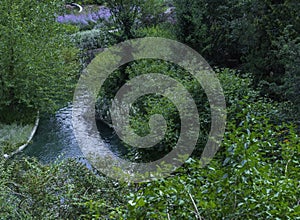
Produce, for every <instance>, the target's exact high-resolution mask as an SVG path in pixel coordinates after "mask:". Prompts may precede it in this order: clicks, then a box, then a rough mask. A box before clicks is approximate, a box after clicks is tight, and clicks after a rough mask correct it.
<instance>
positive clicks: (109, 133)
mask: <svg viewBox="0 0 300 220" xmlns="http://www.w3.org/2000/svg"><path fill="white" fill-rule="evenodd" d="M97 127H98V131H99V135H100V136H101V138H102V139H103V141H104V143H105V144H106V146H107V148H109V149H110V150H111V151H113V152H114V154H116V155H118V156H121V155H124V154H125V151H124V147H123V146H122V143H121V141H120V140H119V138H118V136H117V135H116V134H115V133H114V131H113V129H111V128H110V127H109V126H107V125H106V124H105V123H103V122H100V121H98V122H97ZM22 154H23V155H26V156H30V157H35V158H37V159H38V160H39V161H40V162H42V163H52V162H55V161H57V160H61V159H67V158H76V159H78V160H79V161H81V162H83V163H84V164H86V165H87V166H88V167H91V165H90V164H89V163H88V161H87V160H85V159H84V155H83V154H82V152H81V150H80V147H79V146H78V143H77V141H76V138H75V135H74V132H73V126H72V106H71V105H70V106H67V107H65V108H62V109H60V110H59V111H58V112H57V113H56V114H55V115H47V116H46V115H44V116H43V117H41V119H40V124H39V127H38V129H37V132H36V134H35V136H34V138H33V140H32V143H30V144H29V145H28V146H27V148H26V149H25V150H24V151H23V152H22Z"/></svg>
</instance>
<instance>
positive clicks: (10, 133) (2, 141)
mask: <svg viewBox="0 0 300 220" xmlns="http://www.w3.org/2000/svg"><path fill="white" fill-rule="evenodd" d="M33 126H34V125H33V124H30V125H20V124H17V123H13V124H10V125H6V124H0V152H1V154H2V155H3V154H9V153H12V152H13V151H15V150H17V149H18V147H20V146H21V145H22V144H25V143H26V141H27V139H28V137H29V135H30V133H31V131H32V129H33Z"/></svg>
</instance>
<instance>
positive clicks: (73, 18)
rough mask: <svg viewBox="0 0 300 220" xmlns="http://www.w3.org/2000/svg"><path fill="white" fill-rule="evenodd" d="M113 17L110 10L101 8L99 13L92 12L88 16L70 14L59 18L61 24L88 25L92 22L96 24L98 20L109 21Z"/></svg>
mask: <svg viewBox="0 0 300 220" xmlns="http://www.w3.org/2000/svg"><path fill="white" fill-rule="evenodd" d="M110 17H111V12H110V10H109V8H106V7H101V8H100V9H99V10H98V11H97V12H90V13H87V14H83V13H81V14H78V15H74V14H68V15H62V16H58V17H57V19H56V20H57V22H59V23H70V24H83V25H88V24H89V23H90V22H92V23H96V22H97V21H98V20H101V19H103V20H108V19H109V18H110Z"/></svg>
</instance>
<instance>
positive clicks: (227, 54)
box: [174, 0, 300, 102]
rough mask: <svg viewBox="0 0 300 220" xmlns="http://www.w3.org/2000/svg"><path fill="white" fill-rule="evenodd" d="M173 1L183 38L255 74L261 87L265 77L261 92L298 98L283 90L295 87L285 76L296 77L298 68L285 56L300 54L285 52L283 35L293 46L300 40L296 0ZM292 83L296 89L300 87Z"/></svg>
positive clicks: (214, 60)
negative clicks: (291, 64)
mask: <svg viewBox="0 0 300 220" xmlns="http://www.w3.org/2000/svg"><path fill="white" fill-rule="evenodd" d="M174 2H175V6H176V15H177V25H176V26H177V38H178V39H179V40H180V41H182V42H184V43H186V44H188V45H190V46H191V47H193V48H194V49H196V50H197V51H199V52H200V53H201V55H203V56H204V57H205V58H206V59H207V60H208V61H209V62H210V63H211V64H214V65H218V66H221V67H224V66H225V67H230V68H232V67H234V68H239V69H241V70H243V71H244V72H250V73H253V76H254V78H253V84H254V85H255V86H256V87H257V86H259V85H260V84H261V83H262V82H263V87H262V88H263V89H262V90H261V93H262V95H268V96H269V97H271V98H272V99H275V100H284V99H282V98H285V97H288V100H290V101H293V102H294V101H295V100H294V99H293V98H292V96H290V95H287V96H286V95H284V94H290V92H291V91H290V90H291V89H290V88H287V87H289V86H291V85H289V86H288V84H289V83H287V81H288V80H284V78H285V76H287V77H286V79H287V78H290V77H289V75H290V76H291V77H292V76H294V77H295V70H294V71H293V73H291V70H289V68H287V66H286V65H287V64H286V62H284V60H286V59H290V58H291V56H294V55H292V53H294V54H297V53H295V48H292V47H291V48H290V49H289V52H287V50H286V49H287V48H286V49H284V50H285V52H283V49H282V43H283V42H282V38H284V41H285V42H290V45H291V46H292V45H295V44H297V42H298V41H299V40H297V38H298V36H299V30H300V28H299V16H298V14H299V13H298V12H299V4H298V3H297V1H295V0H292V1H287V0H286V1H271V0H263V1H258V0H254V1H241V0H235V1H222V2H220V1H208V0H200V1H198V0H194V1H188V0H183V1H181V0H178V1H174ZM287 30H288V31H287ZM278 41H280V42H281V43H279V44H278ZM283 44H285V43H283ZM292 51H294V52H292ZM278 54H281V56H278ZM296 56H297V55H296ZM289 57H290V58H289ZM297 66H299V65H297V64H296V65H295V68H297ZM295 68H294V69H295ZM288 72H289V73H288ZM297 72H298V71H297ZM284 84H285V86H283V85H284ZM292 88H293V90H294V92H293V94H297V92H296V91H298V90H297V86H296V87H294V86H292ZM290 98H291V99H290ZM292 99H293V100H292Z"/></svg>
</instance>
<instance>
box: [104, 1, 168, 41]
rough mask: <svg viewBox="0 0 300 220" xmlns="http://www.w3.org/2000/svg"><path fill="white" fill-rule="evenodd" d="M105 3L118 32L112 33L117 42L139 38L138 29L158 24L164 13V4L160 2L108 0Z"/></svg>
mask: <svg viewBox="0 0 300 220" xmlns="http://www.w3.org/2000/svg"><path fill="white" fill-rule="evenodd" d="M106 3H107V6H108V7H109V8H110V10H111V13H112V18H113V25H114V27H115V28H116V29H117V30H118V32H117V33H112V35H113V36H114V37H115V38H116V40H117V42H122V41H124V40H128V39H133V38H137V37H141V36H140V33H139V32H138V31H137V30H138V28H140V27H145V26H146V27H147V26H152V25H156V24H158V23H159V21H160V15H161V14H162V13H163V11H164V7H163V5H164V2H163V1H160V0H150V1H148V0H147V1H146V0H134V1H128V0H126V1H123V0H122V1H121V0H109V1H107V2H106Z"/></svg>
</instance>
